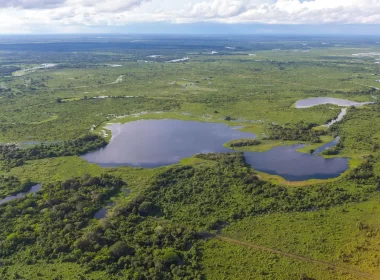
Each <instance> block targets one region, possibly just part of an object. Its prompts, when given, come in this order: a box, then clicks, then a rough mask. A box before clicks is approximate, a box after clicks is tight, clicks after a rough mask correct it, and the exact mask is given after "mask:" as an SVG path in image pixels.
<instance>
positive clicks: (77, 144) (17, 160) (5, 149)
mask: <svg viewBox="0 0 380 280" xmlns="http://www.w3.org/2000/svg"><path fill="white" fill-rule="evenodd" d="M106 145H107V141H106V140H105V139H104V138H102V137H100V136H99V135H96V134H88V135H85V136H82V137H80V138H78V139H74V140H71V141H63V142H60V143H53V144H44V143H42V144H40V145H37V146H35V147H32V148H28V149H21V148H20V147H18V146H17V145H15V144H11V145H0V160H3V161H4V163H5V166H6V167H7V168H12V167H16V166H20V165H23V164H24V163H25V161H27V160H35V159H42V158H53V157H63V156H73V155H83V154H85V153H88V152H90V151H94V150H97V149H99V148H102V147H104V146H106Z"/></svg>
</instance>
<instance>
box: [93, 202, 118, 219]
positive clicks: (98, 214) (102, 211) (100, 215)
mask: <svg viewBox="0 0 380 280" xmlns="http://www.w3.org/2000/svg"><path fill="white" fill-rule="evenodd" d="M112 206H113V203H112V204H109V205H107V206H106V207H103V208H102V209H100V210H99V211H98V212H96V213H95V214H94V218H95V219H97V220H100V219H103V218H105V217H106V215H107V212H108V209H109V208H110V207H112Z"/></svg>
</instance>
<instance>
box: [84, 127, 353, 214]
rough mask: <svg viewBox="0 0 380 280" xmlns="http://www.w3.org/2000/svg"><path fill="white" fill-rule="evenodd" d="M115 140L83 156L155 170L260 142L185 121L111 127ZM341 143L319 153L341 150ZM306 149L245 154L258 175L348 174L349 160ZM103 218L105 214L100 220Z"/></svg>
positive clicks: (228, 130)
mask: <svg viewBox="0 0 380 280" xmlns="http://www.w3.org/2000/svg"><path fill="white" fill-rule="evenodd" d="M107 128H108V129H110V130H111V131H112V135H113V136H112V139H111V142H110V144H109V145H108V146H106V147H105V148H102V149H100V150H98V151H95V152H91V153H88V154H86V155H84V156H83V158H84V159H86V160H87V161H88V162H91V163H97V164H99V165H100V166H103V167H117V166H141V167H144V168H152V167H159V166H165V165H170V164H174V163H178V162H179V161H180V160H181V159H183V158H187V157H191V156H193V155H194V154H196V153H217V152H231V150H230V149H227V148H225V147H223V144H224V143H226V142H229V141H231V140H235V139H241V138H255V137H256V135H255V134H253V133H248V132H241V131H239V130H237V128H236V127H230V126H227V125H225V124H221V123H204V122H194V121H180V120H139V121H135V122H129V123H126V124H110V125H109V126H108V127H107ZM337 141H338V139H336V140H334V141H333V142H331V143H328V144H326V145H325V146H324V147H321V148H320V149H318V150H319V152H320V151H322V150H323V149H326V148H329V147H332V146H334V145H336V143H337ZM300 147H302V145H293V146H282V147H275V148H273V149H271V150H269V151H267V152H245V156H246V159H247V163H249V164H251V165H252V167H253V168H255V169H256V170H258V171H262V172H266V173H269V174H274V175H280V176H282V177H284V178H285V179H287V180H291V181H300V180H308V179H314V178H315V179H327V178H334V177H338V176H339V175H340V174H341V173H342V172H344V171H346V170H347V169H348V159H346V158H331V159H325V158H323V157H321V156H319V155H318V153H319V152H318V153H315V154H313V155H308V154H303V153H299V152H297V151H296V150H297V149H298V148H300ZM102 214H103V213H99V217H100V216H102Z"/></svg>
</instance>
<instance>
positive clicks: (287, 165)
mask: <svg viewBox="0 0 380 280" xmlns="http://www.w3.org/2000/svg"><path fill="white" fill-rule="evenodd" d="M333 145H334V143H333V142H332V143H329V144H326V145H325V146H324V148H323V149H326V148H328V147H331V146H333ZM304 146H305V145H293V146H280V147H275V148H273V149H271V150H269V151H266V152H263V153H260V152H245V153H244V154H245V158H246V161H247V163H248V164H250V165H251V166H252V167H253V168H254V169H256V170H258V171H261V172H265V173H268V174H272V175H279V176H281V177H283V178H285V179H286V180H288V181H304V180H309V179H329V178H335V177H338V176H339V175H340V174H341V173H343V172H345V171H346V170H347V169H348V167H349V165H348V159H347V158H328V159H325V158H323V157H321V156H318V155H316V154H313V155H309V154H304V153H299V152H297V149H299V148H302V147H304ZM321 148H322V147H321ZM321 151H322V150H321Z"/></svg>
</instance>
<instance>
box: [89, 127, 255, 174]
mask: <svg viewBox="0 0 380 280" xmlns="http://www.w3.org/2000/svg"><path fill="white" fill-rule="evenodd" d="M107 128H108V129H110V130H111V131H112V140H111V142H110V144H109V145H107V146H106V147H105V148H103V149H100V150H98V151H95V152H92V153H89V154H86V155H84V156H83V158H84V159H86V160H87V161H88V162H91V163H97V164H99V165H101V166H103V167H115V166H123V165H124V166H125V165H128V166H141V167H145V168H151V167H158V166H164V165H169V164H174V163H178V162H179V161H180V160H181V159H183V158H187V157H192V156H193V155H194V154H196V153H217V152H231V150H229V149H227V148H225V147H223V144H224V143H226V142H229V141H231V140H235V139H240V138H255V137H256V135H255V134H253V133H248V132H241V131H239V130H237V129H236V128H233V127H230V126H227V125H225V124H221V123H205V122H193V121H180V120H139V121H135V122H129V123H126V124H122V125H121V124H112V125H110V126H109V127H107Z"/></svg>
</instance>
